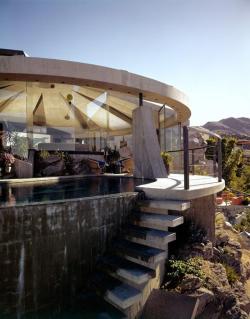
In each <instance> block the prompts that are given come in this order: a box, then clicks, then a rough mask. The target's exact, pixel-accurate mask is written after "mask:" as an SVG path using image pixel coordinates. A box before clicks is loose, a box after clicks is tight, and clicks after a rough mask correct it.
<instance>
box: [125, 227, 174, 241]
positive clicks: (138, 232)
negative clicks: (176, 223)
mask: <svg viewBox="0 0 250 319" xmlns="http://www.w3.org/2000/svg"><path fill="white" fill-rule="evenodd" d="M125 232H126V234H128V235H131V234H132V235H133V236H136V237H139V238H143V239H146V238H147V237H151V238H161V239H164V238H167V237H168V236H171V235H174V234H175V233H174V232H169V231H166V230H158V229H153V228H149V227H140V226H136V225H130V226H129V227H127V228H126V231H125Z"/></svg>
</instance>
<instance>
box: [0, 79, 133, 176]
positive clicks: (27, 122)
mask: <svg viewBox="0 0 250 319" xmlns="http://www.w3.org/2000/svg"><path fill="white" fill-rule="evenodd" d="M136 102H137V101H136V100H134V101H129V100H126V99H123V98H122V96H121V95H113V94H111V93H110V92H108V91H103V90H100V89H96V88H90V87H82V86H77V85H67V84H57V83H42V82H22V81H11V82H8V81H4V82H0V154H1V155H0V174H1V178H5V177H6V178H11V177H18V176H16V175H18V174H17V172H14V169H13V166H17V163H19V164H20V163H21V162H20V161H22V162H26V164H27V163H31V162H34V154H36V152H40V153H41V152H42V154H43V156H48V154H51V153H53V152H61V153H62V152H67V153H68V154H71V155H72V154H73V155H72V156H71V157H73V159H74V160H75V158H76V156H75V155H76V154H78V155H79V156H80V155H81V156H80V159H83V158H92V159H101V158H102V157H103V154H104V153H105V150H107V148H111V149H117V150H119V149H120V148H122V147H124V146H126V147H127V148H130V149H131V154H130V156H132V144H131V142H132V138H131V131H132V111H133V109H135V108H136V107H137V105H136ZM121 153H122V152H121ZM61 156H63V155H62V154H61ZM79 156H78V157H79ZM14 162H15V164H14ZM33 166H34V163H33ZM8 167H9V168H8ZM11 168H12V173H10V172H9V170H11ZM33 168H34V167H33ZM15 171H17V170H15ZM30 174H33V173H30ZM28 175H29V174H28Z"/></svg>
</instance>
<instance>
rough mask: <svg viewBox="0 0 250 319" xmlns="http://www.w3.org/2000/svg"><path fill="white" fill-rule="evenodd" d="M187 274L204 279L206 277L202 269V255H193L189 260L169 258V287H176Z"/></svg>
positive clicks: (167, 272) (167, 279)
mask: <svg viewBox="0 0 250 319" xmlns="http://www.w3.org/2000/svg"><path fill="white" fill-rule="evenodd" d="M186 274H189V275H194V276H197V277H199V278H200V279H202V280H203V279H204V278H205V274H204V272H203V271H202V258H201V257H193V258H189V259H187V260H180V259H169V260H168V261H167V264H166V278H165V282H166V283H167V284H166V285H167V286H168V287H170V288H173V287H176V286H177V285H178V284H179V283H180V282H181V280H182V279H183V278H184V276H185V275H186Z"/></svg>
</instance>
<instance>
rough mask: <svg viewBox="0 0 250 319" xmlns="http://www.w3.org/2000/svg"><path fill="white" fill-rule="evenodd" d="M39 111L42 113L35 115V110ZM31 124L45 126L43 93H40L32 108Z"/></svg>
mask: <svg viewBox="0 0 250 319" xmlns="http://www.w3.org/2000/svg"><path fill="white" fill-rule="evenodd" d="M38 109H40V110H39V111H40V112H41V113H42V114H41V115H37V114H36V112H37V111H38ZM33 124H35V125H37V126H46V116H45V111H44V102H43V94H42V93H41V95H40V97H39V99H38V101H37V103H36V106H35V108H34V110H33Z"/></svg>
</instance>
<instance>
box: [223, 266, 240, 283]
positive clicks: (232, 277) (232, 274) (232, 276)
mask: <svg viewBox="0 0 250 319" xmlns="http://www.w3.org/2000/svg"><path fill="white" fill-rule="evenodd" d="M223 266H224V268H225V269H226V273H227V280H228V282H229V284H230V285H232V284H233V283H235V281H237V280H239V276H238V274H237V273H236V271H235V269H234V268H233V267H231V266H229V265H227V264H223Z"/></svg>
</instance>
